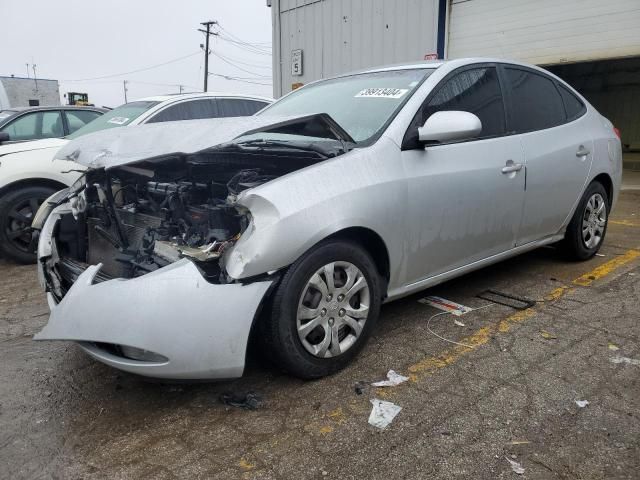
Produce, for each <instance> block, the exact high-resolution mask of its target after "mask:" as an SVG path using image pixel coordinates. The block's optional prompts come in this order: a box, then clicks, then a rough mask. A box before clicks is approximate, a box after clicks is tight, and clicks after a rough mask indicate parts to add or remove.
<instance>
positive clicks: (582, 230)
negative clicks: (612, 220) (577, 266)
mask: <svg viewBox="0 0 640 480" xmlns="http://www.w3.org/2000/svg"><path fill="white" fill-rule="evenodd" d="M608 220H609V197H608V195H607V191H606V190H605V188H604V187H603V186H602V184H601V183H599V182H593V183H592V184H591V185H589V186H588V187H587V189H586V191H585V192H584V195H583V196H582V198H581V199H580V203H579V204H578V207H577V208H576V211H575V213H574V214H573V218H572V219H571V222H570V223H569V226H568V227H567V231H566V234H565V238H564V241H563V247H564V250H565V252H566V253H567V255H568V256H569V257H570V258H572V259H575V260H587V259H589V258H591V257H593V256H594V255H595V254H596V253H597V252H598V250H600V247H601V246H602V242H603V241H604V236H605V234H606V233H607V223H608Z"/></svg>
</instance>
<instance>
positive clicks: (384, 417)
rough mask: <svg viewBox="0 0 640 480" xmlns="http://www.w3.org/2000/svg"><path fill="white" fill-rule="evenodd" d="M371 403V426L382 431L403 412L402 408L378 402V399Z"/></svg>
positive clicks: (372, 400)
mask: <svg viewBox="0 0 640 480" xmlns="http://www.w3.org/2000/svg"><path fill="white" fill-rule="evenodd" d="M370 401H371V404H372V405H373V408H372V409H371V414H370V415H369V425H373V426H374V427H376V428H379V429H381V430H382V429H384V428H386V427H387V426H388V425H389V424H390V423H391V422H392V421H393V419H394V418H395V417H396V415H398V413H400V410H402V407H400V406H398V405H396V404H394V403H391V402H385V401H384V400H378V399H377V398H372V399H371V400H370Z"/></svg>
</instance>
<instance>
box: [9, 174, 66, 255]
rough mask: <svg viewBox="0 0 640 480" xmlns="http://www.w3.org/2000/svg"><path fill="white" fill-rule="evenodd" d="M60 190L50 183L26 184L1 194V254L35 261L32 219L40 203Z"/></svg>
mask: <svg viewBox="0 0 640 480" xmlns="http://www.w3.org/2000/svg"><path fill="white" fill-rule="evenodd" d="M55 192H56V190H55V189H53V188H50V187H37V186H32V187H22V188H20V189H18V190H12V191H10V192H8V193H6V194H5V195H4V196H2V197H1V198H0V254H2V256H3V257H6V258H8V259H11V260H14V261H16V262H18V263H35V261H36V245H34V244H33V242H31V221H32V220H33V216H34V215H35V214H36V211H37V209H38V207H40V205H41V204H42V202H44V201H45V200H46V199H47V198H49V197H50V196H51V195H52V194H54V193H55Z"/></svg>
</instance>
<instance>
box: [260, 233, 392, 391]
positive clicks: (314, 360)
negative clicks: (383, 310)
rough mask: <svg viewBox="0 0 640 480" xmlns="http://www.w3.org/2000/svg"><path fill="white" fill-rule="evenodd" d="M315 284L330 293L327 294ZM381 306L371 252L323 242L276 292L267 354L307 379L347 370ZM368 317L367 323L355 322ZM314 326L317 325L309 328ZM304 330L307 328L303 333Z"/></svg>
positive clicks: (299, 262)
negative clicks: (364, 316) (330, 275)
mask: <svg viewBox="0 0 640 480" xmlns="http://www.w3.org/2000/svg"><path fill="white" fill-rule="evenodd" d="M329 265H333V271H334V275H333V283H334V287H335V288H333V289H331V287H330V285H329V284H328V282H327V281H326V278H328V277H327V275H326V273H325V272H326V271H330V270H331V269H330V267H328V268H329V270H325V266H329ZM352 267H355V269H357V270H358V272H355V270H354V269H353V268H352ZM320 270H321V271H320ZM319 271H320V273H319ZM363 280H364V284H363ZM312 282H313V283H312ZM363 285H365V286H363ZM316 286H320V287H323V288H324V287H326V290H324V293H322V292H321V289H319V288H316ZM349 287H351V289H350V288H349ZM349 292H351V296H350V297H349ZM325 293H326V294H327V295H325ZM345 294H346V295H345ZM303 295H304V297H303ZM341 297H342V298H341ZM339 300H340V301H339ZM380 304H381V281H380V277H379V273H378V271H377V268H376V266H375V264H374V262H373V260H372V259H371V257H370V256H369V254H368V253H367V252H366V251H365V250H364V249H362V248H361V247H360V246H358V245H357V244H355V243H352V242H347V241H340V240H330V241H327V242H325V243H321V244H320V245H318V246H317V247H315V248H314V249H313V250H311V251H309V252H307V253H306V254H305V255H303V256H302V257H301V258H300V259H298V260H297V261H296V262H295V263H294V264H293V265H292V266H291V267H290V268H289V269H288V270H287V272H286V273H285V275H284V277H283V278H282V281H281V282H280V284H279V285H278V287H277V288H276V290H275V292H274V295H273V297H272V299H271V312H270V315H269V314H268V316H267V318H265V319H264V320H265V324H264V328H262V329H261V330H262V332H263V333H262V335H261V336H262V339H261V340H262V342H263V351H264V352H265V353H266V355H267V356H268V357H269V358H270V359H271V360H273V362H274V363H275V364H276V365H277V366H279V367H280V368H282V369H283V370H285V371H286V372H288V373H289V374H292V375H294V376H296V377H299V378H302V379H315V378H321V377H324V376H327V375H330V374H332V373H335V372H337V371H338V370H340V369H342V368H344V367H345V366H347V365H348V364H349V363H350V362H351V360H352V359H353V358H354V357H355V356H356V355H357V354H358V352H359V351H360V350H361V349H362V347H363V346H364V344H365V343H366V341H367V339H368V337H369V335H370V334H371V331H372V330H373V327H374V325H375V323H376V321H377V319H378V315H379V313H380ZM367 305H368V310H367ZM299 307H300V310H299ZM342 307H344V308H342ZM323 310H324V313H323ZM347 310H348V312H349V313H352V314H353V315H354V317H350V316H349V315H348V314H347V313H346V312H347ZM299 313H300V316H301V317H302V316H313V314H314V313H315V316H314V318H313V319H310V320H308V319H302V320H301V319H299V318H298V317H299ZM365 313H366V318H364V321H363V319H362V318H360V319H358V318H356V317H357V316H362V315H365ZM314 322H315V324H317V326H316V327H314V328H312V329H309V328H310V327H312V324H313V323H314ZM303 327H307V329H306V330H304V331H303V330H301V331H300V333H299V329H302V328H303ZM354 327H357V328H354ZM358 329H359V330H360V331H359V332H357V330H358ZM336 334H337V336H334V335H336ZM303 337H304V341H303V339H302V338H303ZM329 337H330V338H329ZM327 338H329V344H328V345H327ZM336 338H337V341H336V342H334V339H336ZM323 349H324V350H325V351H324V353H323ZM311 350H313V351H315V353H313V352H312V351H311Z"/></svg>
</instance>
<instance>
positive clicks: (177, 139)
mask: <svg viewBox="0 0 640 480" xmlns="http://www.w3.org/2000/svg"><path fill="white" fill-rule="evenodd" d="M297 118H303V116H299V115H297V116H292V117H280V116H269V115H259V116H253V117H229V118H212V119H206V120H182V121H178V122H163V123H151V124H147V125H139V126H129V127H121V128H112V129H109V130H102V131H99V132H95V133H90V134H87V135H83V136H82V137H80V138H77V139H75V140H73V141H71V142H70V143H68V144H67V145H65V146H64V147H63V148H61V149H60V150H58V152H57V153H56V156H55V158H56V159H60V160H73V161H75V162H78V163H80V164H82V165H84V166H86V167H90V168H103V167H104V168H113V167H117V166H119V165H125V164H128V163H133V162H138V161H140V160H149V159H152V158H155V157H160V156H166V155H170V154H180V153H184V154H189V153H194V152H198V151H200V150H204V149H205V148H211V147H215V146H216V145H220V144H222V143H225V142H229V141H231V140H233V139H234V138H236V137H238V136H239V135H241V134H243V133H245V132H248V131H251V130H256V129H261V128H263V127H267V126H272V125H278V124H280V123H283V122H288V121H291V120H295V119H297Z"/></svg>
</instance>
